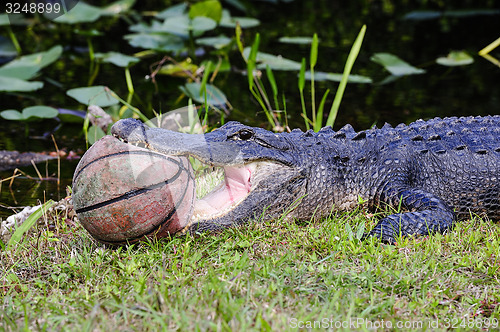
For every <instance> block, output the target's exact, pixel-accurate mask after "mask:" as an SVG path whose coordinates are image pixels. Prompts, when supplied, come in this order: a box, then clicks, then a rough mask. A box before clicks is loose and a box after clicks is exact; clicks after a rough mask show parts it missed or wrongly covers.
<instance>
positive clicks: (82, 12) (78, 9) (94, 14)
mask: <svg viewBox="0 0 500 332" xmlns="http://www.w3.org/2000/svg"><path fill="white" fill-rule="evenodd" d="M105 13H106V12H105V10H103V9H101V8H99V7H95V6H92V5H89V4H86V3H85V2H82V1H80V2H78V3H77V4H76V6H75V7H74V8H73V9H72V10H70V11H69V12H67V13H65V14H64V15H62V16H59V17H57V18H55V19H54V22H57V23H66V24H77V23H88V22H95V21H97V19H98V18H99V17H101V15H104V14H105Z"/></svg>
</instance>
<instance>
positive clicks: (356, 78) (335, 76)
mask: <svg viewBox="0 0 500 332" xmlns="http://www.w3.org/2000/svg"><path fill="white" fill-rule="evenodd" d="M305 74H306V75H305V78H306V79H307V80H311V72H310V71H306V73H305ZM314 80H315V81H318V82H319V81H333V82H340V81H341V80H342V74H340V73H325V72H322V71H315V72H314ZM347 82H348V83H364V84H369V83H373V80H372V79H371V78H370V77H367V76H362V75H349V77H348V79H347Z"/></svg>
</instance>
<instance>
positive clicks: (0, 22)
mask: <svg viewBox="0 0 500 332" xmlns="http://www.w3.org/2000/svg"><path fill="white" fill-rule="evenodd" d="M5 25H28V21H27V20H26V19H25V18H24V16H23V15H22V14H0V26H5Z"/></svg>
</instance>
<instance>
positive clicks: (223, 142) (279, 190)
mask: <svg viewBox="0 0 500 332" xmlns="http://www.w3.org/2000/svg"><path fill="white" fill-rule="evenodd" d="M111 132H112V134H113V135H114V136H115V137H117V138H119V139H121V140H123V141H124V142H127V143H129V144H135V145H140V146H143V147H146V148H148V149H151V150H154V151H156V152H159V153H163V154H166V155H176V156H190V157H194V158H196V159H198V160H199V161H201V162H202V163H204V164H206V165H210V166H217V167H222V168H223V169H224V175H225V178H224V180H223V181H222V183H221V184H220V185H219V186H217V187H216V188H215V189H214V190H212V191H211V192H210V193H209V194H207V195H206V196H205V197H203V198H201V199H198V200H196V203H195V207H194V212H193V215H192V216H191V218H190V220H191V221H190V223H189V224H188V225H187V226H186V227H185V228H184V231H186V230H189V231H197V230H201V231H202V230H218V229H222V228H225V227H229V226H233V225H238V224H243V223H245V222H247V221H248V220H252V219H258V218H259V217H260V216H261V215H262V214H263V213H265V214H266V215H272V216H277V215H280V214H282V213H283V212H284V211H285V210H287V209H290V208H291V206H292V205H293V204H294V202H296V201H298V200H300V199H301V198H302V197H303V196H304V195H305V193H306V182H307V181H306V178H307V177H306V173H307V166H306V165H304V163H303V162H302V163H301V162H300V161H299V160H298V159H299V158H298V155H297V154H294V151H293V150H294V148H293V145H292V144H291V143H290V142H289V139H288V138H287V137H286V135H283V134H275V133H272V132H269V131H266V130H264V129H260V128H253V127H248V126H245V125H243V124H241V123H238V122H229V123H227V124H225V125H224V126H222V127H221V128H219V129H217V130H214V131H212V132H209V133H206V134H204V135H198V134H184V133H179V132H174V131H170V130H166V129H160V128H149V127H147V126H145V125H144V124H143V123H142V122H140V121H138V120H134V119H124V120H120V121H118V122H117V123H116V124H115V125H114V126H113V127H112V129H111Z"/></svg>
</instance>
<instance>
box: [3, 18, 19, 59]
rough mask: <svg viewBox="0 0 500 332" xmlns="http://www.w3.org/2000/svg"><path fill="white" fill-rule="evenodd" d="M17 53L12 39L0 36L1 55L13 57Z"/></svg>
mask: <svg viewBox="0 0 500 332" xmlns="http://www.w3.org/2000/svg"><path fill="white" fill-rule="evenodd" d="M0 26H1V25H0ZM16 55H17V50H16V47H15V46H14V44H13V43H12V41H11V40H9V39H7V38H4V37H1V36H0V56H2V57H11V56H16Z"/></svg>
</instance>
